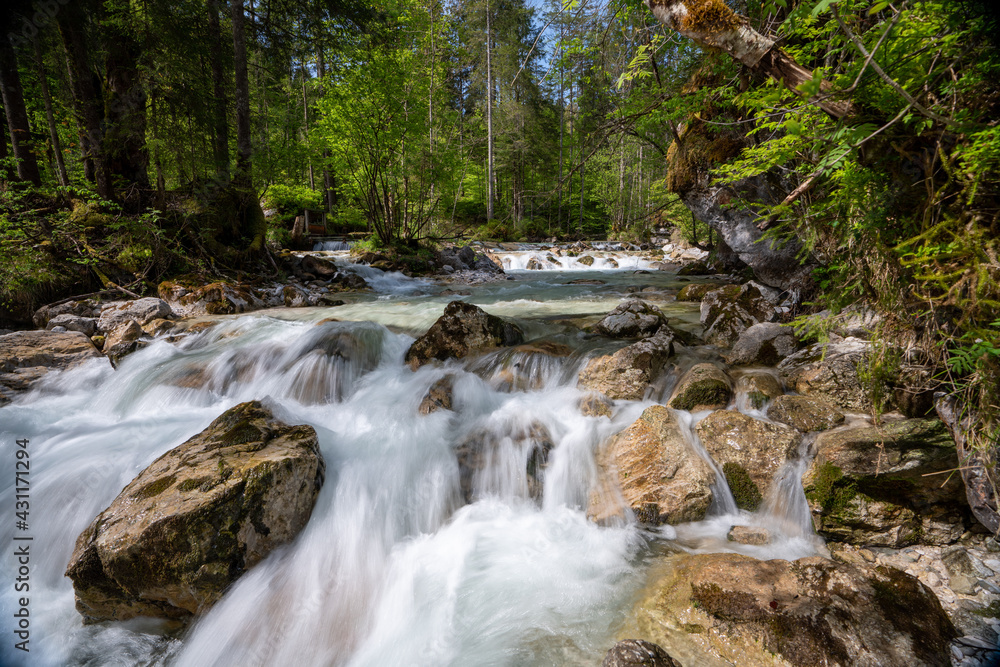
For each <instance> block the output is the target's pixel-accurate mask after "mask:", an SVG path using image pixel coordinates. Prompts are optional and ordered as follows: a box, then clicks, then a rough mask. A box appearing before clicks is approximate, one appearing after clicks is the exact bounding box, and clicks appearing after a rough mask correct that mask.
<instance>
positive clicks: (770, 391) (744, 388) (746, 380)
mask: <svg viewBox="0 0 1000 667" xmlns="http://www.w3.org/2000/svg"><path fill="white" fill-rule="evenodd" d="M736 393H737V394H741V393H742V394H746V397H747V403H748V404H749V406H750V407H752V408H754V409H755V410H760V409H761V408H762V407H764V406H765V405H767V402H768V401H770V400H773V399H775V398H777V397H778V396H781V395H782V394H784V393H785V391H784V390H783V389H782V388H781V383H780V382H778V379H777V378H775V377H774V376H773V375H771V374H770V373H748V374H746V375H741V376H740V377H739V378H738V379H737V380H736Z"/></svg>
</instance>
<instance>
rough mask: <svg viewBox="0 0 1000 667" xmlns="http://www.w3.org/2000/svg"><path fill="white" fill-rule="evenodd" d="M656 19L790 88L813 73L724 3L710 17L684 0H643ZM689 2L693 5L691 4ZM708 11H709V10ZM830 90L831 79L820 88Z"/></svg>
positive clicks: (832, 105) (841, 107)
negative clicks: (703, 14) (703, 16)
mask: <svg viewBox="0 0 1000 667" xmlns="http://www.w3.org/2000/svg"><path fill="white" fill-rule="evenodd" d="M643 1H644V2H645V3H646V6H647V7H649V9H650V11H652V12H653V15H654V16H656V18H657V19H658V20H659V21H660V22H661V23H663V24H664V25H666V26H667V27H669V28H671V29H673V30H676V31H677V32H679V33H680V34H682V35H684V36H685V37H687V38H689V39H691V40H692V41H694V42H695V43H697V44H699V45H701V46H704V47H708V48H714V49H719V50H721V51H723V52H725V53H727V54H729V55H730V56H731V57H733V58H735V59H736V60H738V61H740V62H741V63H743V64H744V65H746V66H747V67H750V68H752V69H756V70H758V71H760V72H763V73H764V74H766V75H767V76H769V77H771V78H772V79H775V80H776V81H782V82H784V84H785V86H786V87H788V89H789V90H791V91H794V92H798V91H797V87H798V86H799V85H800V84H802V83H805V82H806V81H811V80H812V72H811V71H810V70H808V69H806V68H805V67H802V66H801V65H799V64H797V63H796V62H795V61H794V60H793V59H792V58H791V56H789V55H788V54H787V53H785V52H784V51H782V50H781V49H780V48H778V47H777V46H776V45H775V43H774V41H773V40H771V39H769V38H767V37H765V36H764V35H761V34H760V33H759V32H757V31H756V30H754V29H753V28H751V27H750V26H749V25H747V21H746V19H744V18H743V17H742V16H739V15H738V14H736V13H735V12H733V11H732V10H731V9H729V8H728V7H727V6H726V5H725V4H724V3H722V2H719V3H715V4H713V8H716V9H718V10H720V11H716V12H712V18H711V20H710V21H709V20H706V19H704V18H702V17H701V16H699V15H698V12H697V9H698V5H696V4H695V3H694V2H689V3H685V2H684V1H683V0H643ZM689 5H690V6H689ZM706 14H707V13H706ZM830 89H831V86H830V84H829V82H827V81H823V83H822V84H821V86H820V91H821V92H822V93H826V92H828V91H829V90H830ZM814 101H815V103H816V104H817V105H818V106H819V108H821V109H822V110H823V111H825V112H826V113H828V114H830V115H831V116H833V117H834V118H843V117H844V116H846V115H848V114H849V113H850V112H851V104H850V102H837V101H834V100H831V99H821V98H814Z"/></svg>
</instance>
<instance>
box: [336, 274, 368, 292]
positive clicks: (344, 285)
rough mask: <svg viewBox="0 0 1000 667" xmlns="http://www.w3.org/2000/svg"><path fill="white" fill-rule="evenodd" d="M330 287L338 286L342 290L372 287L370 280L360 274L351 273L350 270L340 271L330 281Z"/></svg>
mask: <svg viewBox="0 0 1000 667" xmlns="http://www.w3.org/2000/svg"><path fill="white" fill-rule="evenodd" d="M330 287H331V288H333V287H336V288H337V289H339V290H340V291H352V292H353V291H358V290H365V289H370V288H371V285H369V284H368V281H367V280H365V279H364V278H362V277H361V276H359V275H358V274H356V273H351V272H350V271H344V272H343V273H338V274H337V275H336V276H334V277H333V279H332V280H331V281H330Z"/></svg>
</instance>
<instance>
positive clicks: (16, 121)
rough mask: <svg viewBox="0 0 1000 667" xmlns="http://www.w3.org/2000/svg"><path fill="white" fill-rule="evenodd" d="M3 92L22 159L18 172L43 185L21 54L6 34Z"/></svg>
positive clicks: (1, 58) (1, 49)
mask: <svg viewBox="0 0 1000 667" xmlns="http://www.w3.org/2000/svg"><path fill="white" fill-rule="evenodd" d="M0 93H2V94H3V106H4V109H5V110H6V112H7V127H8V128H9V130H10V143H11V148H12V150H13V153H14V157H15V158H17V160H18V162H17V175H18V177H19V178H20V179H21V180H22V181H28V182H29V183H33V184H34V185H41V183H42V180H41V177H40V176H39V174H38V160H37V159H36V157H35V152H34V146H33V145H32V141H31V127H30V126H29V125H28V112H27V110H26V109H25V107H24V91H23V90H22V89H21V77H20V76H19V75H18V72H17V57H16V56H15V54H14V45H13V44H11V42H10V38H9V37H8V36H7V35H6V34H3V35H0Z"/></svg>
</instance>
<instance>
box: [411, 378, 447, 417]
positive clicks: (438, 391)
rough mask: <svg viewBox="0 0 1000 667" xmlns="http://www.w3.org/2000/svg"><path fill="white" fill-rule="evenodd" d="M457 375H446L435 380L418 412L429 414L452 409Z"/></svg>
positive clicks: (421, 402)
mask: <svg viewBox="0 0 1000 667" xmlns="http://www.w3.org/2000/svg"><path fill="white" fill-rule="evenodd" d="M454 385H455V376H454V375H450V374H449V375H445V376H444V377H443V378H441V379H440V380H438V381H437V382H435V383H434V384H432V385H431V386H430V389H428V390H427V393H426V394H425V395H424V398H423V400H422V401H420V406H419V407H418V408H417V412H419V413H420V414H422V415H429V414H431V413H432V412H437V411H438V410H451V405H452V392H453V391H454Z"/></svg>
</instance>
